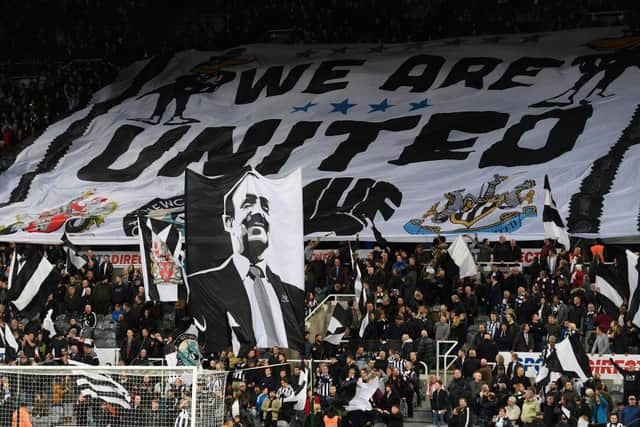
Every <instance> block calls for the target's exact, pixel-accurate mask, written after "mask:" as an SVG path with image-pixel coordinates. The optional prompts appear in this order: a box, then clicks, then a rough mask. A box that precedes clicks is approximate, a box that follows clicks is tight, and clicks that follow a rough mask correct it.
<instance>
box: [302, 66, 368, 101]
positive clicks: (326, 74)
mask: <svg viewBox="0 0 640 427" xmlns="http://www.w3.org/2000/svg"><path fill="white" fill-rule="evenodd" d="M365 62H366V61H365V60H364V59H339V60H336V61H325V62H323V63H321V64H320V66H319V67H318V69H317V70H316V72H315V73H314V74H313V78H312V79H311V82H310V83H309V86H308V87H307V88H306V89H305V90H304V92H303V93H327V92H331V91H334V90H340V89H344V88H346V87H347V85H348V84H349V82H347V81H342V82H333V83H327V81H328V80H336V79H341V78H343V77H345V76H346V75H347V74H349V71H350V70H335V69H334V68H335V67H353V66H357V65H362V64H364V63H365Z"/></svg>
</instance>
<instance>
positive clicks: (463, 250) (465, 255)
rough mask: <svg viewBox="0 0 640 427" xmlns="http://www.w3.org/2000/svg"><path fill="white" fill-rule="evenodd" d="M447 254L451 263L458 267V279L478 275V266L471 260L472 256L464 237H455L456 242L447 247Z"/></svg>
mask: <svg viewBox="0 0 640 427" xmlns="http://www.w3.org/2000/svg"><path fill="white" fill-rule="evenodd" d="M448 252H449V255H450V256H451V259H453V262H455V264H456V265H457V266H458V269H459V277H460V278H461V279H463V278H465V277H470V276H475V275H476V274H478V266H476V262H475V260H474V259H473V255H472V254H471V251H470V250H469V246H467V242H465V240H464V237H462V236H458V237H456V240H455V241H454V242H453V243H452V244H451V246H449V249H448Z"/></svg>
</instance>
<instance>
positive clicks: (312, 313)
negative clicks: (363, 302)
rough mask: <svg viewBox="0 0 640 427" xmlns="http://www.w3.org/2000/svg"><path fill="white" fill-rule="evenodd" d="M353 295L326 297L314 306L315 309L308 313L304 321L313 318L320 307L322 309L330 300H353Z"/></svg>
mask: <svg viewBox="0 0 640 427" xmlns="http://www.w3.org/2000/svg"><path fill="white" fill-rule="evenodd" d="M355 297H356V296H355V294H329V295H327V296H326V297H325V298H324V299H323V300H322V301H321V302H320V304H318V305H317V306H316V308H314V309H313V310H312V311H311V313H309V315H308V316H307V317H305V319H304V321H305V322H308V321H309V319H311V317H313V315H314V314H315V313H316V312H317V311H318V310H319V309H320V307H323V306H324V304H326V303H327V302H329V301H330V300H331V301H332V300H336V301H337V300H338V299H353V298H355Z"/></svg>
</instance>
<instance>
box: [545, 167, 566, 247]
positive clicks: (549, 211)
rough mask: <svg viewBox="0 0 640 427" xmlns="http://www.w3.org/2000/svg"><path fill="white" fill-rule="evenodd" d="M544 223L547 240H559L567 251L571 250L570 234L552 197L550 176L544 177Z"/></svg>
mask: <svg viewBox="0 0 640 427" xmlns="http://www.w3.org/2000/svg"><path fill="white" fill-rule="evenodd" d="M542 221H543V223H544V237H545V239H547V238H548V239H553V240H557V241H558V242H559V243H560V244H561V245H562V246H564V247H565V249H567V250H569V248H570V247H571V242H570V240H569V233H568V232H567V229H566V228H565V227H564V222H563V221H562V218H561V217H560V212H559V211H558V206H557V205H556V202H555V200H554V199H553V196H552V195H551V186H550V184H549V175H545V176H544V210H543V211H542Z"/></svg>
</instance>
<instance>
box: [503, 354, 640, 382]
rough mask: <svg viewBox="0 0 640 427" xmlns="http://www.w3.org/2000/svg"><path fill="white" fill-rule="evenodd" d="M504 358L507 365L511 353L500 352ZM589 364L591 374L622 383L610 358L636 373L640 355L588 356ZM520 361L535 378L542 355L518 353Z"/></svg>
mask: <svg viewBox="0 0 640 427" xmlns="http://www.w3.org/2000/svg"><path fill="white" fill-rule="evenodd" d="M500 354H501V355H502V357H504V360H505V363H507V362H508V361H510V360H511V353H510V352H508V351H502V352H500ZM588 356H589V364H590V365H591V372H592V373H594V374H596V373H597V374H600V378H602V379H603V380H615V381H621V380H622V376H621V375H620V373H619V372H618V370H617V369H616V368H615V366H613V364H612V363H611V361H610V360H609V359H610V358H613V360H614V361H615V362H616V363H617V364H618V365H619V366H620V367H621V368H623V369H626V370H630V371H634V370H635V369H636V366H638V365H640V354H626V355H623V354H616V355H611V354H604V355H597V354H595V355H593V356H591V355H588ZM518 361H519V362H520V363H522V365H523V366H524V368H525V371H526V375H527V377H529V378H535V376H536V375H537V373H538V370H539V369H540V366H541V365H542V357H540V353H525V352H518Z"/></svg>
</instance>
